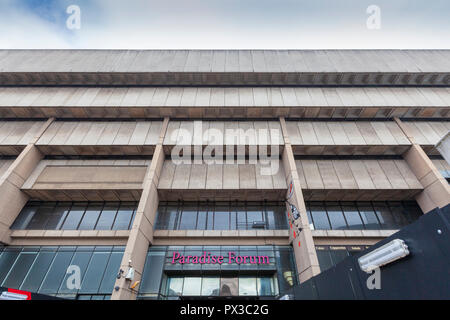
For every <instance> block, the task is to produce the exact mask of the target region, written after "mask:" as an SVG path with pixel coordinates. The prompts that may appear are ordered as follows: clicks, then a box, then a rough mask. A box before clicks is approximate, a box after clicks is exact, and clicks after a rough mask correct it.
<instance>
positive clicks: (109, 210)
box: [95, 203, 119, 230]
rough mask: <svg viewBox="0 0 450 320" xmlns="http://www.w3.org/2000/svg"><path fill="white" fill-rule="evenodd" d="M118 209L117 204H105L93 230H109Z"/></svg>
mask: <svg viewBox="0 0 450 320" xmlns="http://www.w3.org/2000/svg"><path fill="white" fill-rule="evenodd" d="M118 209H119V205H118V203H106V204H105V206H104V207H103V210H102V213H101V214H100V217H99V218H98V221H97V225H96V227H95V229H96V230H111V228H112V225H113V223H114V219H115V217H116V213H117V210H118Z"/></svg>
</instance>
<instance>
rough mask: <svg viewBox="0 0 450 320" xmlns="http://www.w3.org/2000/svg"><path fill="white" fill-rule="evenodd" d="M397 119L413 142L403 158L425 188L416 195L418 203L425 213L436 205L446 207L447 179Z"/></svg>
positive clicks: (449, 191)
mask: <svg viewBox="0 0 450 320" xmlns="http://www.w3.org/2000/svg"><path fill="white" fill-rule="evenodd" d="M395 121H396V122H397V124H398V125H399V127H400V128H401V129H402V131H403V132H404V133H405V135H406V136H407V137H408V139H409V141H411V144H412V146H411V148H410V149H409V150H408V151H406V152H405V153H404V154H403V158H404V159H405V160H406V162H407V163H408V165H409V166H410V168H411V170H412V171H413V172H414V174H415V175H416V177H417V179H418V180H419V181H420V183H421V184H422V186H423V188H424V190H423V191H422V192H421V193H420V194H418V195H417V196H416V201H417V203H418V204H419V206H420V208H421V209H422V211H423V212H424V213H427V212H429V211H430V210H433V209H434V208H436V207H439V208H442V207H445V206H446V205H447V204H449V203H450V187H449V185H448V183H447V180H445V178H444V177H443V176H442V175H441V173H440V172H439V170H437V169H436V167H435V166H434V164H433V162H432V161H431V160H430V158H429V157H428V156H427V154H426V153H425V152H424V151H423V149H422V147H421V146H420V145H419V144H418V143H416V141H415V139H414V136H413V135H412V134H411V133H410V132H409V130H408V127H407V126H406V125H405V123H403V122H402V121H401V120H400V119H398V118H395Z"/></svg>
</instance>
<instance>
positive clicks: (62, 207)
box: [45, 202, 71, 230]
mask: <svg viewBox="0 0 450 320" xmlns="http://www.w3.org/2000/svg"><path fill="white" fill-rule="evenodd" d="M70 207H71V203H68V202H63V203H59V204H58V205H57V206H56V207H55V208H54V210H53V214H52V215H51V216H50V218H49V219H48V221H47V225H46V227H45V229H48V230H59V229H61V226H62V224H63V223H64V219H65V218H66V216H67V214H68V213H69V210H70Z"/></svg>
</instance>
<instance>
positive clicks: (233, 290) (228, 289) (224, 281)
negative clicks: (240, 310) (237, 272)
mask: <svg viewBox="0 0 450 320" xmlns="http://www.w3.org/2000/svg"><path fill="white" fill-rule="evenodd" d="M238 283H239V282H238V278H232V277H222V278H221V279H220V295H221V296H237V295H238V294H239V291H238V288H239V285H238Z"/></svg>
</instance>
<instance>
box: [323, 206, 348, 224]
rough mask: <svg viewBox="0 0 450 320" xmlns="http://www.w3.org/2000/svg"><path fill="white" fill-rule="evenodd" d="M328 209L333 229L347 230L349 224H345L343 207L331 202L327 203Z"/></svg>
mask: <svg viewBox="0 0 450 320" xmlns="http://www.w3.org/2000/svg"><path fill="white" fill-rule="evenodd" d="M326 208H327V213H328V218H329V219H330V222H331V228H332V229H335V230H343V229H347V223H346V222H345V219H344V215H343V213H342V210H341V206H340V205H339V204H338V203H334V202H331V203H327V205H326Z"/></svg>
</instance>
